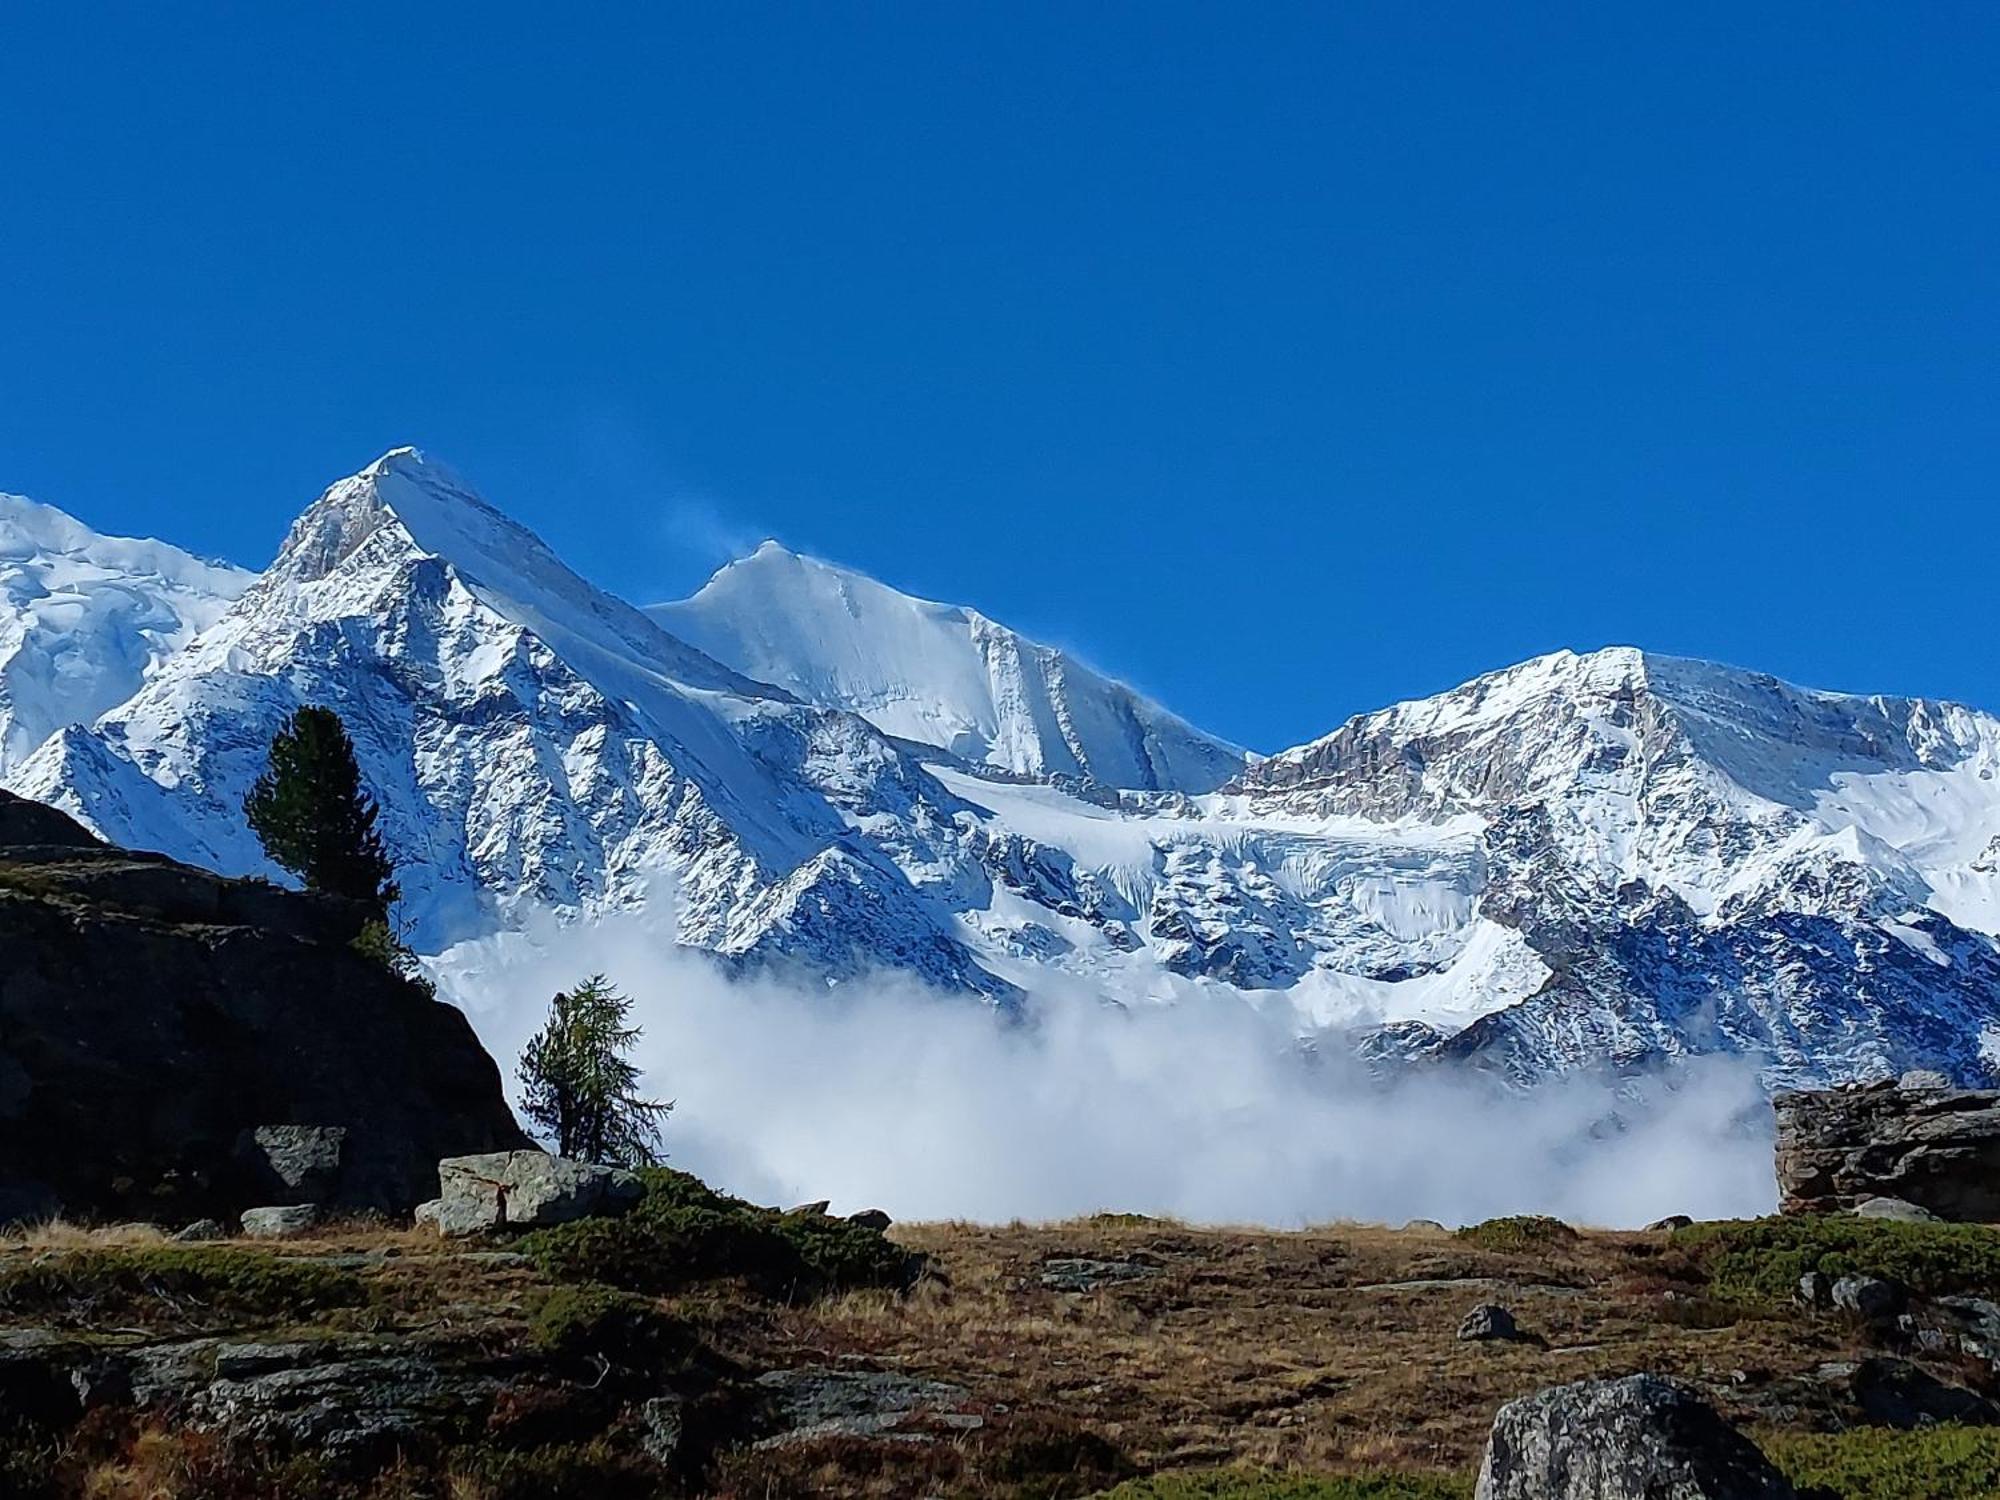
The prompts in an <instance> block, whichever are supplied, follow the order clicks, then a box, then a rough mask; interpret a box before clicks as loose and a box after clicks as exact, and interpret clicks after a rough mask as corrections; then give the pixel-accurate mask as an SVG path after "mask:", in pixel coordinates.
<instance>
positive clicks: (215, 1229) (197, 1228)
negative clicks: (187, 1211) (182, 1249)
mask: <svg viewBox="0 0 2000 1500" xmlns="http://www.w3.org/2000/svg"><path fill="white" fill-rule="evenodd" d="M228 1238H229V1231H228V1230H226V1229H224V1228H223V1227H222V1221H221V1220H220V1219H196V1220H195V1221H194V1222H193V1223H192V1224H187V1225H184V1226H182V1227H181V1228H180V1229H179V1230H177V1231H176V1232H175V1234H174V1239H175V1241H176V1242H177V1243H179V1244H182V1245H200V1244H206V1243H207V1242H208V1241H210V1240H225V1239H228Z"/></svg>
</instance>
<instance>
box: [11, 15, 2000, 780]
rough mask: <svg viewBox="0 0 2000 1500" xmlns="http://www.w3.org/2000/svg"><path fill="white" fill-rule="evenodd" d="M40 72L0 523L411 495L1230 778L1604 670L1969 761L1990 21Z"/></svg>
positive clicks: (691, 40) (170, 56)
mask: <svg viewBox="0 0 2000 1500" xmlns="http://www.w3.org/2000/svg"><path fill="white" fill-rule="evenodd" d="M32 9H33V10H34V11H36V12H39V14H31V13H29V12H30V10H31V8H30V7H26V6H17V7H9V8H8V10H7V12H6V14H5V16H4V18H0V98H4V99H5V101H6V104H5V108H4V110H0V226H4V229H0V299H4V300H0V488H4V489H7V490H13V491H17V492H22V493H28V494H32V495H35V496H37V497H38V498H41V499H45V500H47V501H50V502H51V503H54V504H58V505H61V506H63V507H64V508H66V509H69V510H71V511H73V512H75V513H76V514H78V515H79V516H81V517H82V518H83V519H85V520H86V521H89V522H90V523H92V524H93V525H96V526H98V527H100V528H101V529H107V530H124V531H139V532H149V533H153V534H158V535H163V536H166V537H168V538H170V539H173V540H176V541H180V542H182V543H183V544H184V545H188V546H191V547H194V548H196V549H198V550H203V551H207V552H211V553H217V554H221V555H226V556H228V557H231V558H233V559H235V560H238V561H241V562H244V563H247V564H251V565H258V564H261V563H262V562H263V561H265V560H266V559H268V557H269V555H270V553H271V551H272V549H273V548H274V546H275V544H276V542H277V540H278V538H279V536H280V535H281V534H282V532H283V529H284V527H285V525H286V524H287V522H288V521H289V520H290V518H291V516H292V515H293V514H294V513H295V512H296V511H297V510H298V509H299V508H301V507H302V506H303V505H304V504H305V503H307V502H308V501H309V500H310V499H311V498H312V497H313V495H314V494H316V493H317V492H318V490H319V489H320V488H321V487H322V486H323V485H325V484H326V483H327V482H329V481H331V480H332V479H334V478H337V477H339V476H340V475H342V474H345V473H347V472H350V471H352V470H353V469H355V468H357V467H359V466H360V465H361V464H363V463H365V462H366V461H367V460H368V459H370V458H372V457H374V456H375V455H376V454H377V453H378V452H380V451H381V450H383V449H385V448H387V447H390V446H393V445H396V444H399V443H404V442H414V443H417V444H419V445H421V446H423V447H425V448H427V449H429V450H431V451H433V452H435V453H437V454H438V455H440V456H442V457H444V458H445V459H447V460H448V461H450V462H451V463H452V464H453V465H454V466H456V467H457V468H458V469H460V470H461V471H462V472H464V473H465V474H467V475H468V476H469V477H470V478H472V479H473V480H474V481H475V482H476V483H477V484H478V485H479V486H480V487H481V488H482V489H483V490H484V491H485V492H486V493H487V494H488V495H489V496H490V497H491V498H492V499H493V500H495V502H496V503H498V504H500V505H501V506H502V507H503V508H505V509H507V510H509V511H511V512H512V513H514V514H515V515H517V516H519V517H521V518H522V519H524V520H526V521H527V522H528V523H529V524H531V525H533V526H534V527H535V528H536V529H537V530H539V531H540V532H542V534H543V535H544V536H546V537H547V538H548V539H549V540H550V541H551V542H552V543H553V544H554V545H555V546H556V547H557V549H558V550H559V551H560V552H562V553H563V554H564V556H565V557H567V558H568V559H569V560H570V561H571V562H572V563H573V564H575V565H576V566H577V567H578V568H579V569H580V570H582V571H583V572H585V573H586V574H588V575H589V576H591V577H593V578H595V579H596V580H598V581H599V582H601V583H604V584H606V585H608V586H610V587H612V588H614V589H617V590H618V591H620V592H622V593H625V594H627V595H629V596H631V597H634V598H636V599H639V600H641V601H644V600H648V599H652V598H661V597H671V596H674V595H678V594H680V593H684V592H686V591H687V590H688V589H690V588H691V587H693V586H694V585H696V584H697V583H698V582H699V581H700V579H701V578H702V577H703V576H705V575H706V573H707V572H708V571H709V570H710V569H711V568H712V567H713V566H715V565H716V564H717V563H719V562H721V561H722V560H723V559H724V557H725V556H726V554H727V552H728V551H729V550H730V549H731V548H733V547H737V546H742V545H747V544H750V543H754V542H755V541H756V540H757V539H758V538H760V537H762V536H764V535H766V534H771V535H776V536H779V537H781V538H783V539H784V540H786V541H787V542H788V543H790V544H791V545H793V546H795V547H798V548H800V549H802V550H806V551H811V552H817V553H820V554H822V555H826V556H830V557H833V558H836V559H839V560H841V561H844V562H848V563H851V564H853V565H855V566H858V567H861V568H863V569H866V570H867V571H869V572H872V573H874V574H876V575H877V576H880V577H882V578H884V579H885V580H887V581H889V582H892V583H895V584H897V585H900V586H903V587H906V588H910V589H912V590H913V591H916V592H921V593H926V594H929V595H931V596H933V597H942V598H947V599H953V600H961V601H966V602H971V603H976V604H978V605H979V606H981V607H982V608H983V609H985V610H986V611H987V612H988V613H990V614H993V615H995V616H997V617H999V618H1001V619H1003V620H1006V621H1008V622H1009V623H1012V624H1015V625H1017V626H1019V627H1021V628H1023V629H1026V630H1029V631H1031V632H1033V633H1037V634H1040V635H1042V636H1044V637H1047V638H1050V639H1054V640H1057V641H1060V642H1061V643H1063V644H1066V645H1070V646H1073V647H1076V648H1078V649H1080V650H1081V651H1083V652H1084V653H1085V654H1086V655H1087V656H1089V657H1091V658H1092V659H1094V660H1096V661H1097V662H1098V663H1100V664H1101V665H1103V666H1105V667H1106V668H1108V669H1110V670H1113V671H1115V672H1118V673H1120V674H1122V675H1125V676H1127V677H1129V678H1131V679H1132V680H1134V681H1136V682H1138V683H1139V684H1141V685H1143V686H1144V687H1146V688H1147V689H1149V690H1150V691H1152V692H1154V693H1156V694H1157V695H1159V696H1160V697H1162V698H1163V699H1164V700H1165V701H1167V702H1168V703H1169V704H1171V705H1172V706H1174V707H1175V708H1176V709H1178V710H1179V711H1180V712H1182V713H1183V714H1185V715H1187V716H1188V717H1190V718H1192V719H1194V720H1196V721H1197V722H1200V723H1202V724H1204V725H1206V726H1209V727H1212V728H1214V729H1216V730H1218V731H1219V732H1222V733H1226V734H1229V735H1231V736H1233V737H1235V738H1237V739H1240V740H1242V741H1243V742H1245V743H1247V744H1249V745H1252V746H1254V747H1256V748H1260V749H1274V748H1277V747H1279V746H1281V745H1284V744H1287V743H1291V742H1294V741H1298V740H1302V739H1306V738H1309V737H1312V736H1314V735H1316V734H1319V733H1322V732H1324V731H1326V730H1327V729H1329V728H1331V727H1332V726H1333V725H1334V724H1335V723H1337V722H1338V721H1339V720H1340V719H1341V718H1343V717H1344V716H1345V715H1347V714H1349V713H1351V712H1354V711H1357V710H1361V709H1366V708H1370V707H1374V706H1377V705H1379V704H1381V703H1384V702H1387V701H1391V700H1393V699H1396V698H1400V697H1408V696H1415V695H1418V694H1421V693H1427V692H1431V691H1434V690H1437V689H1440V688H1442V687H1445V686H1448V685H1450V684H1452V683H1454V682H1456V681H1458V680H1461V679H1463V678H1465V677H1467V676H1470V675H1473V674H1475V673H1477V672H1479V671H1481V670H1485V669H1488V668H1492V667H1497V666H1500V665H1503V664H1505V663H1507V662H1510V661H1513V660H1516V659H1519V658H1522V657H1526V656H1529V655H1532V654H1535V653H1537V652H1541V651H1545V650H1551V649H1555V648H1557V647H1561V646H1575V647H1589V646H1594V645H1599V644H1604V643H1608V642H1635V643H1638V644H1642V645H1646V646H1650V647H1654V648H1657V649H1661V650H1666V651H1673V652H1680V653H1685V654H1692V655H1703V656H1712V657H1717V658H1721V659H1725V660H1731V661H1737V662H1741V663H1745V664H1749V665H1753V666H1757V667H1761V668H1765V669H1767V670H1770V671H1774V672H1777V673H1779V674H1781V675H1784V676H1788V677H1791V678H1794V679H1796V680H1801V681H1805V682H1808V683H1813V684H1817V685H1824V686H1831V687H1844V688H1852V689H1857V690H1866V691H1903V692H1927V693H1937V694H1943V695H1948V696H1954V697H1959V698H1964V699H1968V700H1971V701H1974V702H1978V703H1982V704H1985V705H1988V706H1992V707H2000V602H1996V593H1997V592H2000V591H1996V588H1995V579H1996V565H1995V564H1996V557H2000V493H1996V486H1995V475H1996V473H2000V275H1996V269H1995V268H1996V267H2000V183H1996V180H1995V173H1996V167H1995V163H1996V161H2000V118H1996V117H2000V91H1996V90H1995V89H1994V88H1993V86H1992V79H1993V77H1994V76H1995V73H1996V70H1997V69H2000V7H1994V6H1992V5H1990V4H1977V5H1975V4H1927V5H1922V6H1882V5H1874V6H1860V5H1846V4H1831V5H1829V4H1824V3H1817V4H1809V5H1808V4H1800V5H1771V6H1743V5H1740V4H1731V5H1702V4H1694V5H1684V6H1673V7H1634V6H1602V5H1583V4H1578V5H1552V4H1551V5H1538V6H1527V7H1492V6H1437V7H1434V6H1416V5H1409V4H1382V5H1341V6H1327V5H1312V6H1300V7H1286V6H1280V5H1267V6H1248V7H1245V6H1229V7H1222V6H1211V7H1189V6H1180V5H1174V4H1160V3H1155V4H1147V5H1143V6H1142V5H1114V4H1105V5H1093V6H1047V7H1039V6H1032V5H1016V4H1010V5H1005V6H1000V5H994V6H983V5H971V4H953V5H947V6H935V5H922V6H919V5H907V6H872V5H871V6H861V5H839V4H830V5H816V6H781V7H768V8H767V7H763V6H758V5H752V4H730V5H720V4H717V5H706V4H705V5H700V6H683V5H668V6H657V7H636V6H635V7H606V8H604V14H603V15H601V16H600V15H598V14H597V13H596V8H583V9H576V8H572V9H570V10H568V11H550V10H548V9H547V8H545V7H526V6H514V5H510V4H506V3H497V0H495V3H487V4H484V5H480V6H477V7H474V6H465V7H462V8H454V7H449V6H424V7H412V6H408V5H397V6H378V5H371V4H364V3H354V4H348V5H345V6H342V7H340V8H339V9H338V11H337V12H336V11H335V10H334V9H333V8H331V7H309V6H262V7H253V6H229V7H223V6H207V5H200V4H190V5H186V6H172V7H169V6H157V5H149V6H141V5H137V4H133V5H102V6H96V5H76V6H45V7H33V8H32ZM613 12H616V15H615V18H614V17H613ZM1507 12H1514V13H1513V14H1508V13H1507Z"/></svg>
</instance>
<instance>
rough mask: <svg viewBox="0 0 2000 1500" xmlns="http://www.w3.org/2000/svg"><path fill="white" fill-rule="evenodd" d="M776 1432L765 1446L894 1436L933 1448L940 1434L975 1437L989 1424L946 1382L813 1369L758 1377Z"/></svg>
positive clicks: (965, 1396)
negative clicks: (972, 1433) (974, 1432)
mask: <svg viewBox="0 0 2000 1500" xmlns="http://www.w3.org/2000/svg"><path fill="white" fill-rule="evenodd" d="M757 1388H758V1391H759V1392H760V1393H761V1394H762V1395H764V1396H765V1398H766V1399H767V1400H768V1402H769V1404H770V1407H771V1417H772V1425H773V1426H775V1427H776V1429H777V1431H776V1432H774V1433H773V1434H772V1435H771V1436H769V1437H767V1438H765V1439H763V1443H764V1445H766V1446H774V1445H777V1444H782V1443H799V1442H808V1441H811V1440H814V1439H817V1438H829V1437H879V1436H883V1435H893V1436H895V1437H897V1438H898V1439H901V1440H903V1441H914V1442H935V1441H936V1433H937V1430H939V1429H943V1430H945V1431H971V1430H973V1429H976V1428H978V1427H981V1426H983V1425H984V1423H985V1419H984V1418H983V1417H981V1416H979V1415H978V1414H977V1413H975V1412H970V1411H967V1410H966V1409H965V1408H966V1407H967V1405H968V1404H969V1402H970V1400H971V1393H970V1392H968V1391H967V1390H966V1388H965V1387H964V1386H960V1385H951V1384H948V1383H947V1382H945V1381H942V1380H923V1379H919V1378H917V1377H915V1376H911V1375H899V1374H896V1373H894V1372H892V1371H882V1370H841V1369H833V1368H829V1367H826V1366H818V1365H816V1366H809V1367H807V1368H804V1369H798V1370H772V1371H770V1372H769V1373H768V1374H764V1375H760V1376H758V1377H757Z"/></svg>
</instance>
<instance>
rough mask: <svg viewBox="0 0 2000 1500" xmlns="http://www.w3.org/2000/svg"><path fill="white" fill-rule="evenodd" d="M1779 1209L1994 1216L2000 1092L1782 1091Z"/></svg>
mask: <svg viewBox="0 0 2000 1500" xmlns="http://www.w3.org/2000/svg"><path fill="white" fill-rule="evenodd" d="M1775 1107H1776V1110H1777V1117H1778V1142H1777V1167H1778V1194H1779V1208H1780V1210H1781V1211H1782V1212H1785V1213H1837V1212H1844V1211H1847V1210H1851V1209H1857V1208H1859V1207H1860V1206H1861V1205H1862V1204H1863V1203H1865V1202H1867V1201H1868V1200H1870V1199H1874V1198H1891V1199H1895V1200H1897V1201H1899V1202H1901V1203H1905V1204H1910V1205H1914V1206H1915V1207H1917V1208H1919V1209H1922V1210H1924V1211H1925V1212H1927V1213H1931V1214H1935V1215H1936V1216H1937V1217H1939V1218H1941V1219H1950V1220H1954V1221H1960V1222H1973V1223H1992V1222H2000V1090H1992V1089H1956V1088H1922V1089H1907V1088H1898V1087H1897V1086H1895V1085H1894V1084H1871V1085H1867V1086H1865V1087H1860V1088H1839V1089H1821V1090H1815V1091H1812V1092H1806V1093H1795V1094H1780V1095H1779V1096H1778V1097H1777V1099H1776V1101H1775Z"/></svg>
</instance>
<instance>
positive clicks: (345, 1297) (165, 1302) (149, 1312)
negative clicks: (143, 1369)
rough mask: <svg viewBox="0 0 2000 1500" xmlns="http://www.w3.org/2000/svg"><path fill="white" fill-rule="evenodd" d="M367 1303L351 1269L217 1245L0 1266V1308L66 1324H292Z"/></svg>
mask: <svg viewBox="0 0 2000 1500" xmlns="http://www.w3.org/2000/svg"><path fill="white" fill-rule="evenodd" d="M366 1300H367V1288H366V1287H365V1286H364V1285H363V1284H362V1282H361V1280H360V1278H359V1277H357V1276H355V1275H353V1274H352V1273H351V1272H348V1271H343V1270H340V1269H338V1268H336V1267H333V1266H324V1265H317V1264H314V1263H313V1262H311V1261H303V1260H295V1259H289V1258H287V1257H284V1256H279V1255H272V1254H268V1253H266V1252H264V1251H259V1250H244V1249H237V1248H225V1247H216V1246H196V1245H162V1246H157V1247H142V1246H132V1247H119V1248H114V1249H104V1250H73V1251H68V1252H65V1253H62V1254H57V1255H46V1256H40V1257H37V1258H35V1259H32V1260H29V1259H20V1260H16V1261H14V1262H13V1263H11V1264H7V1265H4V1266H0V1311H5V1312H7V1313H10V1314H13V1315H16V1316H20V1317H26V1318H36V1319H40V1320H44V1321H48V1322H53V1323H58V1324H64V1325H68V1326H84V1325H91V1324H96V1325H102V1324H104V1323H107V1322H111V1323H134V1322H136V1323H147V1322H161V1321H165V1322H171V1323H184V1322H188V1321H191V1320H196V1319H200V1318H214V1317H227V1318H238V1317H250V1318H281V1319H285V1320H288V1321H289V1320H292V1319H295V1318H300V1317H303V1316H305V1315H308V1314H311V1313H314V1312H319V1311H323V1310H325V1309H328V1308H335V1307H352V1306H355V1305H357V1304H359V1303H362V1302H365V1301H366Z"/></svg>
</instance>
